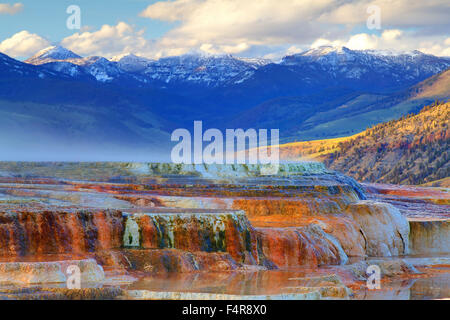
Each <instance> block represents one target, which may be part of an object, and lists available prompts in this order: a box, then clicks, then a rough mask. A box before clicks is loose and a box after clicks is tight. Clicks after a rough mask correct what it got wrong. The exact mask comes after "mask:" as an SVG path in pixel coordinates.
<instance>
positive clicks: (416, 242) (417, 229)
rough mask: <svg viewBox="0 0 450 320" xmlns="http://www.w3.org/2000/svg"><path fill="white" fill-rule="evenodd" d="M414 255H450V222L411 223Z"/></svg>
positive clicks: (410, 239) (411, 243)
mask: <svg viewBox="0 0 450 320" xmlns="http://www.w3.org/2000/svg"><path fill="white" fill-rule="evenodd" d="M409 224H410V227H411V232H410V235H409V243H410V252H411V253H412V254H430V253H434V254H436V253H447V254H448V253H450V221H449V220H435V221H432V220H427V221H415V220H412V221H410V222H409Z"/></svg>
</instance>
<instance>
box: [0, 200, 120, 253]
mask: <svg viewBox="0 0 450 320" xmlns="http://www.w3.org/2000/svg"><path fill="white" fill-rule="evenodd" d="M123 227H124V225H123V217H122V213H121V212H120V211H116V210H63V209H62V208H56V209H53V210H50V209H47V210H43V211H36V210H13V211H9V210H8V211H3V212H2V211H0V257H1V256H10V257H11V256H19V257H20V256H31V255H33V256H39V255H45V254H62V253H83V252H95V251H98V250H107V249H112V248H119V247H121V246H122V234H123Z"/></svg>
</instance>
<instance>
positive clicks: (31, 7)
mask: <svg viewBox="0 0 450 320" xmlns="http://www.w3.org/2000/svg"><path fill="white" fill-rule="evenodd" d="M73 4H75V5H78V6H79V7H80V8H81V22H82V29H81V30H69V29H67V28H66V20H67V18H68V16H69V15H68V14H67V13H66V9H67V7H68V6H69V5H73ZM374 10H375V11H374ZM373 12H375V15H376V16H375V18H376V20H377V19H378V20H379V24H378V26H377V27H376V28H371V27H369V25H368V24H367V22H368V21H369V20H370V19H371V18H373V17H374V16H373V14H372V13H373ZM449 16H450V1H448V0H427V1H423V0H282V1H280V0H264V1H261V0H171V1H168V0H114V1H106V0H57V1H55V0H39V1H38V0H17V1H5V0H0V52H3V53H6V54H8V55H10V56H12V57H15V58H18V59H24V58H27V57H29V56H30V55H32V54H34V53H35V52H37V51H38V50H40V49H43V48H45V47H47V46H49V45H52V44H61V45H63V46H64V47H67V48H68V49H70V50H73V51H74V52H76V53H78V54H81V55H84V56H87V55H103V56H105V57H107V58H109V57H112V56H115V55H121V54H125V53H135V54H138V55H141V56H146V57H149V58H159V57H162V56H170V55H178V54H184V53H188V52H193V51H195V52H201V53H206V54H233V55H237V56H247V57H265V58H272V59H277V58H279V57H281V56H283V55H286V54H292V53H297V52H301V51H303V50H306V49H309V48H311V47H312V48H314V47H318V46H322V45H331V46H346V47H349V48H350V49H357V50H363V49H378V50H402V51H411V50H416V49H417V50H421V51H423V52H426V53H430V54H435V55H440V56H450V34H449V30H450V22H449V20H450V19H448V17H449ZM378 20H377V21H378Z"/></svg>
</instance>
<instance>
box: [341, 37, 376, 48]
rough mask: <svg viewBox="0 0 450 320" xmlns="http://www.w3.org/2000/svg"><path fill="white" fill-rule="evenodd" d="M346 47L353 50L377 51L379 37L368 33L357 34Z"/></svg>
mask: <svg viewBox="0 0 450 320" xmlns="http://www.w3.org/2000/svg"><path fill="white" fill-rule="evenodd" d="M345 46H346V47H347V48H349V49H352V50H366V49H376V48H377V46H378V37H377V36H375V35H369V34H367V33H360V34H356V35H354V36H352V37H351V38H350V39H349V40H348V41H347V43H346V44H345Z"/></svg>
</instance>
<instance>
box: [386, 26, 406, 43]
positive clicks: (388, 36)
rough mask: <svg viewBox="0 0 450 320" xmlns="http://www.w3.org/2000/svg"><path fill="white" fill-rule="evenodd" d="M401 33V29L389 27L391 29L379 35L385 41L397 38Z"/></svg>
mask: <svg viewBox="0 0 450 320" xmlns="http://www.w3.org/2000/svg"><path fill="white" fill-rule="evenodd" d="M402 34H403V31H402V30H398V29H391V30H385V31H383V33H382V34H381V37H382V38H383V39H385V40H387V41H391V40H396V39H399V38H400V37H401V36H402Z"/></svg>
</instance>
